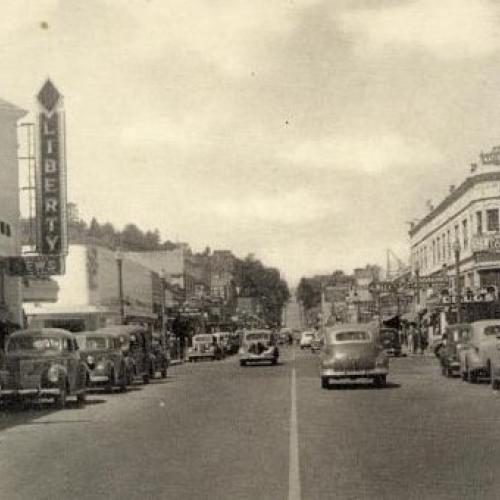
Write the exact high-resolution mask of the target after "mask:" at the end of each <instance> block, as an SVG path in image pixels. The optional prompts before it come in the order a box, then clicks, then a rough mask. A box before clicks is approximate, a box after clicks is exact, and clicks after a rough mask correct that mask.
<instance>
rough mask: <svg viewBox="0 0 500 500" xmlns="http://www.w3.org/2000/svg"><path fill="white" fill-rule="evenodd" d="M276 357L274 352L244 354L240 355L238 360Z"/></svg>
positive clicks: (265, 359)
mask: <svg viewBox="0 0 500 500" xmlns="http://www.w3.org/2000/svg"><path fill="white" fill-rule="evenodd" d="M277 357H278V356H276V355H274V354H245V355H244V356H240V361H273V360H275V359H276V358H277Z"/></svg>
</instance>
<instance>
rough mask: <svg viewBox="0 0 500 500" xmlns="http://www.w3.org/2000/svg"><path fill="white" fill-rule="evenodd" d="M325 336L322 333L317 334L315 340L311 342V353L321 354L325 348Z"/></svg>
mask: <svg viewBox="0 0 500 500" xmlns="http://www.w3.org/2000/svg"><path fill="white" fill-rule="evenodd" d="M324 342H325V340H324V335H323V333H321V332H319V331H318V332H315V334H314V337H313V339H312V340H311V352H319V351H321V347H323V343H324Z"/></svg>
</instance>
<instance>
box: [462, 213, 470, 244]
mask: <svg viewBox="0 0 500 500" xmlns="http://www.w3.org/2000/svg"><path fill="white" fill-rule="evenodd" d="M462 234H463V237H464V249H466V248H467V245H468V244H469V234H468V231H467V219H464V220H463V221H462Z"/></svg>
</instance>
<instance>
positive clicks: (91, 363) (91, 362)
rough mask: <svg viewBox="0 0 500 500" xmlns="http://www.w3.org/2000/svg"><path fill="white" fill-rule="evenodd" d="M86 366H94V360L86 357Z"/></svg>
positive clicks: (91, 357)
mask: <svg viewBox="0 0 500 500" xmlns="http://www.w3.org/2000/svg"><path fill="white" fill-rule="evenodd" d="M87 364H89V365H93V364H94V358H93V356H87Z"/></svg>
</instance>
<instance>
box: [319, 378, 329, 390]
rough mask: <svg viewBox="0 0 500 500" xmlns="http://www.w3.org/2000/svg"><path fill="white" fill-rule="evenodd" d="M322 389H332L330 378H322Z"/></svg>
mask: <svg viewBox="0 0 500 500" xmlns="http://www.w3.org/2000/svg"><path fill="white" fill-rule="evenodd" d="M321 388H322V389H329V388H330V381H329V379H328V377H321Z"/></svg>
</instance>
